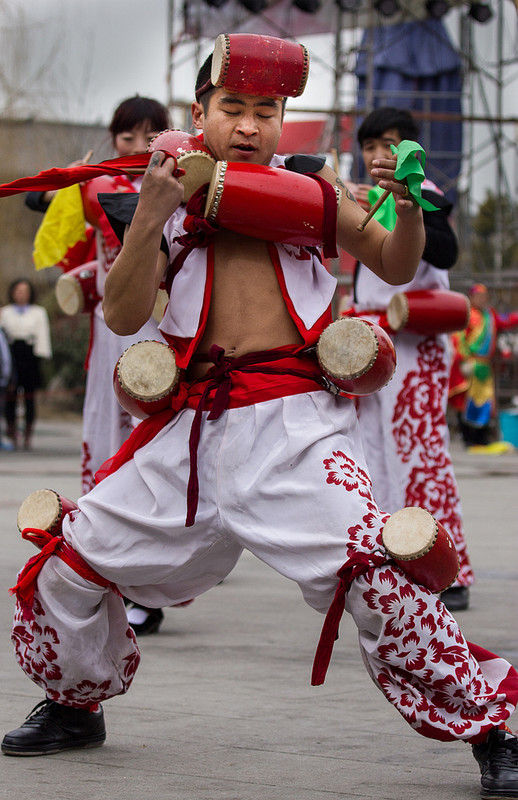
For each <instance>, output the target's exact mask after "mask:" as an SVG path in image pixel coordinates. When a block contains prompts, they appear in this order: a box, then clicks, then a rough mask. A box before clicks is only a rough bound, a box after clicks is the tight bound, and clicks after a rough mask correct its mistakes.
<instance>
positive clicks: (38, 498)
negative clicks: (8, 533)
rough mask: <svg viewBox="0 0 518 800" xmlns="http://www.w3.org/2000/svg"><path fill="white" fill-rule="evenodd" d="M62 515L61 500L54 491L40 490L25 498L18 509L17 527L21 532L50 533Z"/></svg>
mask: <svg viewBox="0 0 518 800" xmlns="http://www.w3.org/2000/svg"><path fill="white" fill-rule="evenodd" d="M60 515H61V500H60V499H59V495H58V494H57V493H56V492H55V491H53V490H52V489H38V490H37V491H36V492H32V493H31V494H30V495H29V496H28V497H26V498H25V500H24V501H23V503H22V504H21V506H20V508H19V509H18V517H17V520H16V522H17V525H18V530H19V531H20V532H21V531H23V530H24V529H25V528H39V529H40V530H43V531H50V530H51V529H52V528H53V527H54V525H55V524H56V523H57V522H58V520H59V517H60Z"/></svg>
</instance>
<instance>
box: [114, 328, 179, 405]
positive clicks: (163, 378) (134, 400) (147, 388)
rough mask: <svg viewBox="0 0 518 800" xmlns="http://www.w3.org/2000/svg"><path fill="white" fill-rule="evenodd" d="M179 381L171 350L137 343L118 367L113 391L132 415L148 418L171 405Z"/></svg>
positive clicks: (119, 362) (157, 345)
mask: <svg viewBox="0 0 518 800" xmlns="http://www.w3.org/2000/svg"><path fill="white" fill-rule="evenodd" d="M179 379H180V370H179V368H178V367H177V366H176V359H175V355H174V352H173V351H172V350H171V348H169V347H168V346H167V345H166V344H165V343H164V342H156V341H153V340H149V341H142V342H136V343H135V344H132V345H131V346H130V347H128V349H127V350H125V351H124V353H123V354H122V355H121V357H120V358H119V360H118V361H117V364H116V365H115V369H114V372H113V388H114V390H115V394H116V396H117V400H118V401H119V403H120V404H121V406H122V407H123V408H124V409H125V410H126V411H127V412H128V413H129V414H131V415H132V416H133V417H137V418H138V419H146V417H149V416H150V415H151V414H154V413H155V412H156V411H162V410H163V409H165V408H167V407H168V406H170V405H171V397H172V396H173V395H174V394H175V393H176V391H177V384H178V381H179Z"/></svg>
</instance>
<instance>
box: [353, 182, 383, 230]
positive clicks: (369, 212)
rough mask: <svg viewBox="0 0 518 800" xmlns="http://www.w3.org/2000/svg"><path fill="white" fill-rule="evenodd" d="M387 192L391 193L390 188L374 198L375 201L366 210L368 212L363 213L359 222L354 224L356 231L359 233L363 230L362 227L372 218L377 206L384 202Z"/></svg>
mask: <svg viewBox="0 0 518 800" xmlns="http://www.w3.org/2000/svg"><path fill="white" fill-rule="evenodd" d="M389 194H391V190H390V189H385V191H384V192H383V194H382V195H380V197H378V199H377V200H376V202H375V203H374V205H373V206H372V208H371V209H370V210H369V211H368V213H367V214H366V215H365V217H364V218H363V219H362V221H361V222H360V224H359V225H357V226H356V230H357V231H360V233H361V231H363V229H364V228H365V226H366V224H367V223H368V221H369V220H370V219H372V218H373V216H374V214H375V213H376V211H377V210H378V208H379V207H380V206H381V205H383V203H384V202H385V200H386V199H387V197H388V196H389Z"/></svg>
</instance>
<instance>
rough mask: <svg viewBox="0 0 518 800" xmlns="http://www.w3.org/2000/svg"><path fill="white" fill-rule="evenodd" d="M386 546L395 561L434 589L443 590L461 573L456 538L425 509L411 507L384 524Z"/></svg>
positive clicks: (436, 590) (402, 510)
mask: <svg viewBox="0 0 518 800" xmlns="http://www.w3.org/2000/svg"><path fill="white" fill-rule="evenodd" d="M382 539H383V545H384V547H385V550H386V551H387V553H388V554H389V555H390V556H391V557H392V558H393V559H394V561H395V562H396V564H397V565H398V566H399V567H401V569H402V570H403V571H404V572H406V574H407V575H408V576H409V577H410V578H412V580H414V581H415V582H416V583H419V584H421V585H422V586H425V587H426V588H427V589H429V590H430V591H431V592H434V593H440V592H443V591H444V590H445V589H447V588H448V586H451V584H452V583H454V581H455V579H456V578H457V575H458V573H459V558H458V555H457V551H456V549H455V545H454V543H453V540H452V539H451V537H450V535H449V533H448V532H447V531H446V529H445V528H444V526H443V525H441V523H440V522H438V521H437V520H436V519H435V517H433V516H432V515H431V514H430V513H429V512H428V511H426V510H425V509H424V508H419V507H412V506H408V507H406V508H402V509H400V510H399V511H396V513H395V514H392V516H391V517H389V519H388V520H387V522H386V523H385V527H384V528H383V531H382Z"/></svg>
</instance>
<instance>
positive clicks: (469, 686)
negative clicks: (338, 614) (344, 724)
mask: <svg viewBox="0 0 518 800" xmlns="http://www.w3.org/2000/svg"><path fill="white" fill-rule="evenodd" d="M365 603H366V604H367V607H368V609H370V612H371V615H370V617H368V624H367V626H365V630H364V631H363V632H362V630H361V629H360V642H362V635H363V636H365V641H366V643H367V642H368V649H365V648H364V657H365V658H366V660H367V662H368V665H369V670H370V672H371V676H372V677H373V679H374V681H375V682H376V683H377V685H378V686H379V687H380V689H381V690H382V692H383V693H384V694H385V696H386V697H387V699H388V700H389V701H390V703H392V705H394V706H395V707H396V708H397V710H398V711H399V712H400V714H402V716H403V717H404V718H405V719H406V720H407V722H408V723H409V724H410V725H411V726H412V727H413V728H415V729H416V730H417V731H418V732H419V733H421V734H423V735H424V736H429V737H431V738H434V739H441V740H443V741H449V740H452V739H470V738H473V737H478V736H480V734H481V733H482V732H486V731H489V730H490V729H491V728H492V727H494V726H495V725H498V724H500V723H501V722H502V721H503V720H505V719H507V718H508V717H509V715H510V714H511V713H512V711H513V710H514V699H513V698H515V697H516V695H517V693H518V675H517V674H516V672H515V671H514V670H513V669H512V668H511V667H510V665H509V664H508V663H507V662H506V661H504V659H501V658H499V657H498V656H494V655H493V654H492V653H488V652H487V651H484V650H482V648H477V647H476V646H474V645H469V644H468V642H466V640H465V639H464V637H463V635H462V633H461V631H460V629H459V627H458V625H457V623H456V621H455V619H454V618H453V617H452V616H451V614H450V613H449V612H448V610H447V609H446V608H445V607H444V606H443V604H442V603H440V602H439V601H438V599H437V598H436V597H435V596H434V595H433V594H431V593H430V592H429V591H428V590H426V589H424V588H423V587H421V586H418V585H416V584H414V583H412V582H411V581H410V580H409V579H408V578H407V577H406V575H405V574H404V573H403V572H402V570H400V569H399V568H398V567H396V566H395V565H392V564H390V565H387V566H386V567H381V568H380V569H377V570H371V571H370V572H369V573H367V574H366V575H364V576H361V577H360V578H359V579H358V580H357V581H356V582H355V583H354V584H353V586H352V587H351V592H350V597H349V600H348V604H349V610H350V611H351V613H352V614H353V616H355V615H356V616H357V618H358V620H363V624H364V625H365V619H367V615H366V611H365V607H364V604H365ZM376 640H377V641H376ZM474 653H475V654H476V657H475V655H474ZM477 659H478V660H477ZM486 662H487V663H488V665H489V662H490V668H489V669H486V673H487V675H486V674H485V673H484V669H485V664H486ZM489 676H490V677H489ZM506 695H507V697H506Z"/></svg>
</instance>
